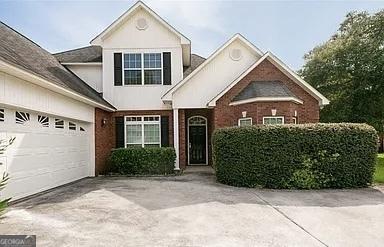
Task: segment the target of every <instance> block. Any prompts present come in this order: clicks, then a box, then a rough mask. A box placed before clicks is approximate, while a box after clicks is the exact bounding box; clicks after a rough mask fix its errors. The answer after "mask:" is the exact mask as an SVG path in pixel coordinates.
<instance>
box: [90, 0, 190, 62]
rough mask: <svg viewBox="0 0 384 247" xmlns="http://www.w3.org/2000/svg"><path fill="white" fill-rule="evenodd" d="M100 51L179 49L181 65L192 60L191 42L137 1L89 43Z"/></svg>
mask: <svg viewBox="0 0 384 247" xmlns="http://www.w3.org/2000/svg"><path fill="white" fill-rule="evenodd" d="M90 43H91V44H92V45H99V46H101V47H103V48H113V49H124V48H127V47H129V48H131V49H132V48H133V49H134V48H137V49H141V48H148V47H153V48H162V47H173V46H175V45H178V46H181V48H182V59H183V65H184V66H189V65H190V60H191V41H190V40H189V39H188V38H187V37H185V36H184V35H183V34H181V33H180V32H179V31H177V30H176V29H175V28H173V27H172V26H171V25H169V24H168V23H167V22H166V21H165V20H163V19H162V18H161V17H160V16H159V15H158V14H156V13H155V12H154V11H153V10H152V9H150V8H149V7H148V6H147V5H145V4H144V3H143V2H141V1H138V2H137V3H136V4H134V5H133V6H132V7H131V8H130V9H128V10H127V11H126V12H125V13H124V14H122V15H121V16H120V17H119V18H118V19H117V20H115V21H114V22H113V23H112V24H111V25H109V26H108V27H107V28H106V29H105V30H104V31H102V32H101V33H100V34H99V35H97V36H96V37H95V38H94V39H93V40H91V42H90Z"/></svg>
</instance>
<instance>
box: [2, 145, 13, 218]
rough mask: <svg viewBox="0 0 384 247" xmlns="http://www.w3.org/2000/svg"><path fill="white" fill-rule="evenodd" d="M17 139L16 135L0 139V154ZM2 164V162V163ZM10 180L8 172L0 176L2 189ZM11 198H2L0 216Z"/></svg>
mask: <svg viewBox="0 0 384 247" xmlns="http://www.w3.org/2000/svg"><path fill="white" fill-rule="evenodd" d="M14 141H15V137H13V138H11V139H9V140H0V154H4V152H5V150H6V149H7V147H8V146H10V145H11V144H12V143H13V142H14ZM0 165H1V163H0ZM8 180H9V176H8V174H6V173H4V174H3V175H2V176H1V177H0V191H1V190H3V189H4V187H5V186H6V185H7V182H8ZM10 200H11V198H7V199H3V200H0V216H1V215H2V214H3V213H4V211H5V209H6V208H7V206H8V202H9V201H10Z"/></svg>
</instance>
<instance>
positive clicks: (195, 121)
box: [188, 116, 207, 125]
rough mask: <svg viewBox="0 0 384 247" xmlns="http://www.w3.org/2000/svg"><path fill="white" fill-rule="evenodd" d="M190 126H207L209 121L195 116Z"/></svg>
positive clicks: (190, 120)
mask: <svg viewBox="0 0 384 247" xmlns="http://www.w3.org/2000/svg"><path fill="white" fill-rule="evenodd" d="M188 124H189V125H206V124H207V119H206V118H205V117H200V116H195V117H191V118H189V120H188Z"/></svg>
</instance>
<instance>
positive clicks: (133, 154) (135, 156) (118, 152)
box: [109, 147, 176, 175]
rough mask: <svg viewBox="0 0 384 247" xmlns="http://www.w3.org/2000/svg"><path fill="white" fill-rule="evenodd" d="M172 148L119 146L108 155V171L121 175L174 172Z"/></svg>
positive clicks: (174, 155) (173, 152)
mask: <svg viewBox="0 0 384 247" xmlns="http://www.w3.org/2000/svg"><path fill="white" fill-rule="evenodd" d="M175 159H176V154H175V150H174V149H173V148H169V147H163V148H154V147H151V148H119V149H115V150H113V151H112V153H111V155H110V157H109V167H110V172H112V173H118V174H123V175H161V174H163V175H165V174H171V173H173V172H174V168H175Z"/></svg>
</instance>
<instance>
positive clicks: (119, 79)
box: [113, 53, 123, 86]
mask: <svg viewBox="0 0 384 247" xmlns="http://www.w3.org/2000/svg"><path fill="white" fill-rule="evenodd" d="M113 60H114V71H115V73H114V75H115V86H122V85H123V70H122V68H123V66H122V60H123V59H122V54H121V53H114V54H113Z"/></svg>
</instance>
